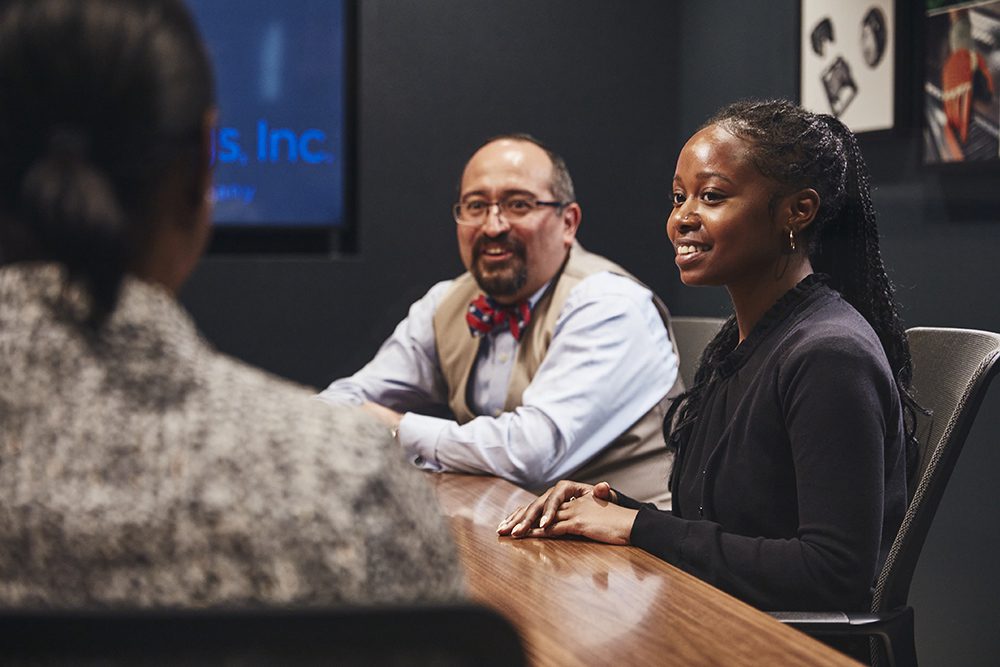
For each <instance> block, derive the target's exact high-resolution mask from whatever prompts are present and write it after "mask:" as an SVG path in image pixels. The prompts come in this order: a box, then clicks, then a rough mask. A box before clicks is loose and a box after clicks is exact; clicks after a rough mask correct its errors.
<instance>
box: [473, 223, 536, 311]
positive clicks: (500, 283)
mask: <svg viewBox="0 0 1000 667" xmlns="http://www.w3.org/2000/svg"><path fill="white" fill-rule="evenodd" d="M498 242H499V243H502V244H503V245H504V246H505V247H506V249H507V250H509V251H510V253H511V258H510V260H508V261H507V262H506V264H505V265H504V266H502V267H498V268H497V269H495V270H490V271H489V273H485V272H484V271H483V267H482V266H481V265H480V263H479V259H480V258H481V257H482V255H483V246H484V245H486V244H487V243H493V244H496V243H498ZM472 276H473V277H474V278H475V279H476V283H478V284H479V288H480V289H481V290H483V291H484V292H486V293H487V294H488V295H490V296H492V297H505V296H514V295H515V294H517V293H518V292H520V291H521V288H523V287H524V285H525V284H526V283H527V282H528V262H527V258H526V257H525V251H524V244H523V243H521V242H520V241H518V240H516V239H512V238H509V237H508V238H500V239H496V238H494V239H489V238H486V237H485V236H480V237H479V238H478V239H476V242H475V244H474V245H473V246H472Z"/></svg>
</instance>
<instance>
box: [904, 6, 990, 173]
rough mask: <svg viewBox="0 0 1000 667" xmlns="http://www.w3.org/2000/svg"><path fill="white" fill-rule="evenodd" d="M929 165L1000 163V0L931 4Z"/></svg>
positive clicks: (927, 67)
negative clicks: (999, 161) (998, 87)
mask: <svg viewBox="0 0 1000 667" xmlns="http://www.w3.org/2000/svg"><path fill="white" fill-rule="evenodd" d="M925 3H926V17H925V22H924V41H925V74H924V86H923V88H924V105H923V106H924V109H923V111H924V162H925V163H927V164H941V163H961V162H983V161H997V160H1000V139H998V137H1000V90H998V89H997V86H998V85H1000V0H978V1H973V2H970V1H968V0H966V1H964V2H958V1H956V0H925Z"/></svg>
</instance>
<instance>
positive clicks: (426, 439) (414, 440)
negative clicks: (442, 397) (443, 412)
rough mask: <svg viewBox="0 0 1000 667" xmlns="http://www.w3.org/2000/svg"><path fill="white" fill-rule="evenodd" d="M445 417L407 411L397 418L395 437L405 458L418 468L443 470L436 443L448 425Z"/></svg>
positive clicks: (448, 422) (435, 470)
mask: <svg viewBox="0 0 1000 667" xmlns="http://www.w3.org/2000/svg"><path fill="white" fill-rule="evenodd" d="M452 423H454V422H450V421H448V420H447V419H440V418H438V417H428V416H426V415H418V414H415V413H413V412H407V413H405V414H404V415H403V418H402V419H400V420H399V431H398V432H397V433H396V437H397V438H398V439H399V444H400V445H402V446H403V451H404V452H406V458H407V459H408V460H409V461H411V462H412V463H413V464H414V465H416V466H417V467H418V468H423V469H424V470H431V471H434V472H442V471H444V466H442V465H441V463H440V462H439V461H438V457H437V444H438V440H440V439H441V433H442V432H443V431H444V430H445V429H446V428H447V427H448V425H449V424H452Z"/></svg>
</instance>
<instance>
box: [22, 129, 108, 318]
mask: <svg viewBox="0 0 1000 667" xmlns="http://www.w3.org/2000/svg"><path fill="white" fill-rule="evenodd" d="M20 214H21V219H22V221H23V222H24V224H25V225H26V226H27V227H28V229H29V230H30V233H31V234H32V235H33V236H34V237H35V238H36V239H37V240H38V242H39V243H40V244H41V246H42V247H44V248H48V249H50V250H51V251H54V254H55V255H56V256H57V257H60V258H61V260H62V261H63V262H64V263H65V265H66V267H67V269H69V273H70V276H71V277H72V278H73V279H83V280H84V282H86V283H87V287H88V288H89V289H90V291H91V293H92V295H93V296H94V297H95V299H94V303H95V310H94V312H91V314H90V315H91V318H97V319H98V320H100V319H103V316H104V315H106V314H107V313H108V312H110V311H111V310H113V308H114V304H115V302H116V300H117V295H118V289H119V286H120V278H121V271H122V270H123V268H124V265H125V263H126V255H127V240H126V235H127V233H126V224H125V222H126V221H125V215H124V212H123V209H122V205H121V203H120V201H119V199H118V196H117V194H116V192H115V190H114V188H113V186H112V184H111V181H110V179H109V178H108V176H107V175H106V174H105V173H104V172H103V171H102V170H101V169H100V168H99V167H98V166H97V165H96V164H95V163H94V162H93V161H92V159H91V145H90V141H89V137H87V136H86V135H85V134H83V133H82V132H80V131H79V130H74V129H73V128H69V127H65V126H62V127H58V128H55V129H53V131H52V132H51V133H50V136H49V140H48V150H47V151H46V152H45V153H44V154H43V155H42V157H41V158H40V159H38V160H36V161H35V163H34V164H33V165H32V166H31V168H29V169H28V171H27V173H26V174H25V176H24V180H23V181H22V185H21V211H20ZM98 311H100V312H98Z"/></svg>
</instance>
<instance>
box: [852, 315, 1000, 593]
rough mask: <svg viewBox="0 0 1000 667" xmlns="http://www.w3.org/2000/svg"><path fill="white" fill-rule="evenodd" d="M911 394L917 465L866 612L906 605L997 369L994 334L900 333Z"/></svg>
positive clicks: (999, 350)
mask: <svg viewBox="0 0 1000 667" xmlns="http://www.w3.org/2000/svg"><path fill="white" fill-rule="evenodd" d="M907 338H908V340H909V343H910V354H911V356H912V358H913V392H914V396H915V398H916V399H917V403H919V404H920V405H921V407H923V408H925V409H927V410H930V411H931V414H930V415H917V438H918V439H919V441H920V467H919V469H918V475H917V476H916V477H915V478H914V480H915V481H914V484H913V488H912V489H911V498H910V503H909V507H908V508H907V511H906V515H905V516H904V518H903V524H902V526H901V527H900V529H899V532H898V533H897V534H896V539H895V540H894V541H893V544H892V548H891V549H890V551H889V555H888V557H887V558H886V562H885V564H884V565H883V567H882V571H881V573H880V574H879V578H878V581H877V583H876V586H875V596H874V599H873V602H872V610H873V611H875V612H884V611H890V610H893V609H898V608H900V607H903V606H905V605H906V601H907V598H908V597H909V592H910V582H911V580H912V579H913V572H914V570H915V569H916V566H917V559H918V558H919V556H920V550H921V549H922V548H923V545H924V540H925V539H926V537H927V532H928V531H929V530H930V526H931V521H932V520H933V519H934V514H935V512H937V508H938V505H939V504H940V502H941V497H942V496H943V495H944V489H945V486H946V485H947V483H948V478H949V477H951V473H952V470H954V468H955V462H956V461H957V460H958V455H959V454H960V453H961V451H962V445H964V444H965V439H966V437H967V436H968V435H969V429H970V428H971V427H972V423H973V421H974V420H975V417H976V413H977V412H978V411H979V406H980V404H981V403H982V401H983V397H984V396H985V395H986V390H987V389H988V388H989V384H990V381H991V380H992V379H993V376H994V375H995V374H996V372H997V370H998V369H1000V364H998V363H997V360H998V358H1000V334H995V333H992V332H988V331H975V330H971V329H943V328H932V327H917V328H913V329H909V330H908V331H907Z"/></svg>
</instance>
